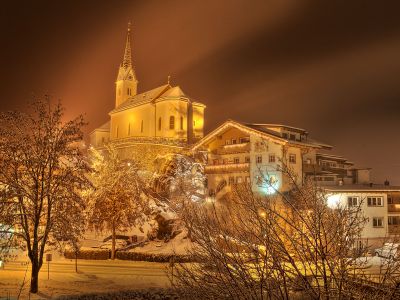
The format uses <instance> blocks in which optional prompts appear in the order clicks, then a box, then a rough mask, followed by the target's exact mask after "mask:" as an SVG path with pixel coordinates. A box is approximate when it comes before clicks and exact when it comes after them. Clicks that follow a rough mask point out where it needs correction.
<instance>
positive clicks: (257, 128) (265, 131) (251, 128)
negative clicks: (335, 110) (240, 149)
mask: <svg viewBox="0 0 400 300" xmlns="http://www.w3.org/2000/svg"><path fill="white" fill-rule="evenodd" d="M229 127H233V128H237V129H239V130H241V131H245V132H246V131H247V132H249V133H252V134H256V135H259V136H260V137H264V138H265V137H267V138H272V139H274V140H276V141H277V142H278V143H281V144H288V143H289V144H293V145H298V146H305V147H313V148H329V147H332V146H329V145H326V144H323V143H319V142H316V141H314V140H310V139H307V140H302V141H297V140H290V139H285V138H283V137H282V136H281V135H280V133H279V132H277V131H274V130H271V129H269V128H267V127H265V126H264V125H262V124H249V123H241V122H237V121H233V120H228V121H226V122H224V123H223V124H221V125H220V126H219V127H217V128H216V129H214V130H213V131H211V132H210V133H209V134H207V135H206V136H205V137H204V138H202V139H201V140H200V141H198V142H197V143H196V144H195V145H194V146H193V148H192V149H193V150H196V149H197V148H199V147H201V146H202V145H204V144H206V143H208V142H210V141H211V140H213V139H214V138H216V136H217V135H218V134H220V133H221V132H223V131H224V130H226V129H228V128H229Z"/></svg>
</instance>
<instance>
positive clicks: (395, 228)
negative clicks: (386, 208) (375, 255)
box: [388, 225, 400, 234]
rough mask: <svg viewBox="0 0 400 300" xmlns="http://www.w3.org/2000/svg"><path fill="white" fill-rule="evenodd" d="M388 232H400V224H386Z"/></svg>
mask: <svg viewBox="0 0 400 300" xmlns="http://www.w3.org/2000/svg"><path fill="white" fill-rule="evenodd" d="M388 233H389V234H400V225H388Z"/></svg>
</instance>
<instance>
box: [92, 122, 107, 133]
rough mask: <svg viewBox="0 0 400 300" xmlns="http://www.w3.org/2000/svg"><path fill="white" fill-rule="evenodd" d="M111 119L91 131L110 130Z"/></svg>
mask: <svg viewBox="0 0 400 300" xmlns="http://www.w3.org/2000/svg"><path fill="white" fill-rule="evenodd" d="M110 123H111V122H110V121H108V122H106V123H104V124H103V125H101V126H100V127H97V128H95V129H93V131H92V132H91V133H90V134H92V133H93V132H95V131H105V132H109V131H110Z"/></svg>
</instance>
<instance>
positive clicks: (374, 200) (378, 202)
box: [367, 197, 383, 206]
mask: <svg viewBox="0 0 400 300" xmlns="http://www.w3.org/2000/svg"><path fill="white" fill-rule="evenodd" d="M367 203H368V206H383V198H382V197H367Z"/></svg>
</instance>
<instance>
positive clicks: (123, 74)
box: [115, 22, 138, 107]
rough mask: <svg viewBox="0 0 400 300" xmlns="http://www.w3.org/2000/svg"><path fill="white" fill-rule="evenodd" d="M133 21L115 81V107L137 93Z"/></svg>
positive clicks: (129, 27)
mask: <svg viewBox="0 0 400 300" xmlns="http://www.w3.org/2000/svg"><path fill="white" fill-rule="evenodd" d="M130 25H131V23H130V22H129V23H128V33H127V37H126V45H125V52H124V59H123V61H122V64H121V65H120V66H119V70H118V77H117V81H116V82H115V85H116V89H115V107H118V106H119V105H121V103H123V102H125V101H126V100H127V99H128V98H129V97H132V96H135V95H136V94H137V85H138V81H137V79H136V74H135V70H134V68H133V66H132V53H131V26H130Z"/></svg>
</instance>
